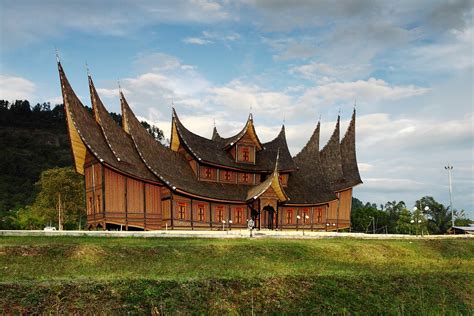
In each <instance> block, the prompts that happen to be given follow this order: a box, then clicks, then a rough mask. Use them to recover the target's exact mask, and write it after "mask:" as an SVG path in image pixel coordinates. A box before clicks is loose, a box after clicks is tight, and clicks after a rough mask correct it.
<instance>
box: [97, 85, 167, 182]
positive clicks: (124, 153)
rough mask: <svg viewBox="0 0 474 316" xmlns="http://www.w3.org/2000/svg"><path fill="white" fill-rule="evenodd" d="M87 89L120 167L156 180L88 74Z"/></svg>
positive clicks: (144, 177) (103, 131) (106, 138)
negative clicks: (103, 101) (115, 119)
mask: <svg viewBox="0 0 474 316" xmlns="http://www.w3.org/2000/svg"><path fill="white" fill-rule="evenodd" d="M89 89H90V93H91V102H92V109H93V112H94V115H95V116H96V120H97V121H98V123H99V126H100V128H101V130H102V133H103V135H104V138H105V141H106V143H107V144H108V146H109V148H110V150H111V151H112V153H113V154H114V156H115V157H116V158H117V161H119V162H120V166H121V168H123V169H124V170H126V171H127V173H130V174H132V175H135V176H137V177H140V178H142V179H145V180H151V181H157V180H158V179H157V178H156V176H155V175H154V174H153V173H151V172H150V171H149V170H148V168H147V167H146V166H145V165H144V163H143V161H142V160H141V159H140V156H139V155H138V152H137V151H136V149H135V146H134V144H133V141H132V139H131V138H130V135H128V134H127V133H125V131H124V130H123V129H122V128H121V127H120V126H119V125H118V124H117V123H116V122H115V121H114V120H113V119H112V118H111V117H110V114H109V112H108V111H107V109H106V108H105V106H104V104H103V103H102V101H101V99H100V97H99V95H98V94H97V91H96V89H95V86H94V83H93V81H92V78H91V77H90V76H89Z"/></svg>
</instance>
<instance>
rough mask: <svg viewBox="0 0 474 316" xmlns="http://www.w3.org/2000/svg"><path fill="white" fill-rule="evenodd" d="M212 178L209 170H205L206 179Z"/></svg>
mask: <svg viewBox="0 0 474 316" xmlns="http://www.w3.org/2000/svg"><path fill="white" fill-rule="evenodd" d="M211 176H212V170H211V168H206V179H210V178H211Z"/></svg>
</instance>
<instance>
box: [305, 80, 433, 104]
mask: <svg viewBox="0 0 474 316" xmlns="http://www.w3.org/2000/svg"><path fill="white" fill-rule="evenodd" d="M427 91H429V89H428V88H421V87H417V86H414V85H406V86H391V85H390V84H388V83H387V82H385V81H384V80H382V79H375V78H369V79H368V80H357V81H352V82H330V83H327V84H322V85H317V86H315V87H313V88H310V89H307V90H306V91H305V93H304V95H302V96H301V99H300V102H301V103H304V104H308V105H314V104H319V105H326V106H327V105H331V104H334V103H335V102H338V101H345V102H349V103H352V102H354V100H356V99H357V100H361V101H362V102H365V103H374V102H378V101H381V100H398V99H403V98H408V97H412V96H416V95H420V94H424V93H426V92H427Z"/></svg>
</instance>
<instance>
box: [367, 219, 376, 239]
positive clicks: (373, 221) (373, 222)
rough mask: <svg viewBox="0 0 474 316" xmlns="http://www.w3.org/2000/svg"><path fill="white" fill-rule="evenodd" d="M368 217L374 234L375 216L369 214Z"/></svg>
mask: <svg viewBox="0 0 474 316" xmlns="http://www.w3.org/2000/svg"><path fill="white" fill-rule="evenodd" d="M369 218H371V219H372V234H374V235H375V216H369ZM367 230H368V229H367Z"/></svg>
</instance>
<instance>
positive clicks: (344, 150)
mask: <svg viewBox="0 0 474 316" xmlns="http://www.w3.org/2000/svg"><path fill="white" fill-rule="evenodd" d="M355 120H356V111H355V109H354V112H353V113H352V118H351V122H350V123H349V127H348V128H347V131H346V134H345V135H344V138H343V139H342V141H341V160H342V172H343V175H344V186H345V187H346V188H349V187H353V186H355V185H357V184H360V183H362V180H361V179H360V174H359V168H358V167H357V157H356V145H355V137H356V136H355V134H356V133H355V129H356V125H355Z"/></svg>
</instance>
